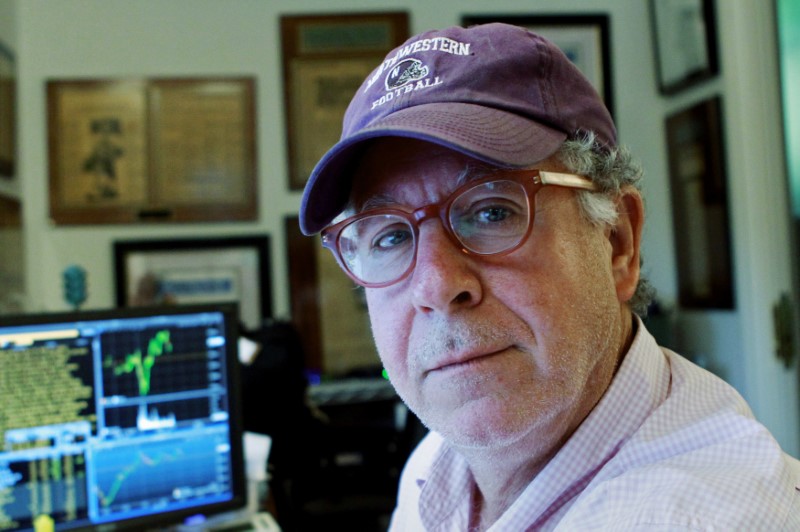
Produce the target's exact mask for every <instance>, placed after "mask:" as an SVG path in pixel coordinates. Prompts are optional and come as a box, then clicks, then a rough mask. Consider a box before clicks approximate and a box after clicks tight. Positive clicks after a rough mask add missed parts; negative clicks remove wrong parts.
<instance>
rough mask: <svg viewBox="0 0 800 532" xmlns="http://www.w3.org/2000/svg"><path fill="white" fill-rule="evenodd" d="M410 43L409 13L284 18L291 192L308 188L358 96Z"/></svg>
mask: <svg viewBox="0 0 800 532" xmlns="http://www.w3.org/2000/svg"><path fill="white" fill-rule="evenodd" d="M406 38H408V14H407V13H401V12H394V13H372V14H353V15H324V16H322V15H311V16H306V15H303V16H295V15H291V16H283V17H281V40H282V46H283V78H284V100H285V109H286V132H287V139H288V141H287V149H288V160H289V188H290V189H291V190H300V189H302V188H303V187H304V186H305V183H306V180H307V179H308V176H309V175H310V174H311V171H312V170H313V168H314V165H315V164H316V163H317V161H319V159H320V158H321V157H322V156H323V155H324V153H325V152H326V151H327V150H328V148H330V147H331V146H332V145H333V144H335V143H336V141H338V140H339V136H340V133H341V127H342V118H343V117H344V112H345V109H347V105H348V104H349V103H350V99H351V98H352V96H353V94H354V93H355V91H356V90H357V89H358V87H359V86H360V85H361V82H362V81H363V80H364V79H365V78H366V77H367V75H368V74H369V73H370V72H371V71H372V69H374V68H375V67H376V66H377V65H378V64H380V62H381V61H382V60H383V58H384V57H385V55H386V54H387V53H388V52H389V51H391V50H392V49H393V48H395V47H397V46H399V45H400V44H402V43H403V41H405V40H406Z"/></svg>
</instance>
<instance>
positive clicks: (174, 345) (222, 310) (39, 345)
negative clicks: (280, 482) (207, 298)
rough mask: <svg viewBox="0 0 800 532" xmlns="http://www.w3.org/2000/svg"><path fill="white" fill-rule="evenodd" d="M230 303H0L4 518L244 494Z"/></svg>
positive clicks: (167, 506) (204, 510)
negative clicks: (46, 308) (96, 306)
mask: <svg viewBox="0 0 800 532" xmlns="http://www.w3.org/2000/svg"><path fill="white" fill-rule="evenodd" d="M238 326H239V322H238V309H237V307H236V306H235V305H234V304H207V305H193V306H162V307H153V308H118V309H114V310H103V311H82V312H69V313H51V314H37V315H21V316H14V317H7V316H0V445H2V447H1V448H0V530H30V529H33V528H34V526H35V524H36V525H41V527H42V528H44V529H48V528H49V529H52V528H53V527H54V528H55V529H56V530H69V529H95V528H96V529H102V530H115V529H123V528H134V527H135V528H137V529H143V528H144V527H145V526H162V525H164V526H166V525H168V524H175V523H180V522H181V521H182V520H184V519H187V518H190V517H192V516H207V515H210V514H213V513H218V512H222V511H227V510H233V509H236V508H241V507H243V506H244V505H245V503H246V500H245V468H244V461H243V456H242V425H241V419H240V418H241V416H240V414H239V412H240V405H239V402H238V397H237V392H238V388H239V386H238V382H237V380H238V375H239V371H238V360H237V353H238V350H237V341H238Z"/></svg>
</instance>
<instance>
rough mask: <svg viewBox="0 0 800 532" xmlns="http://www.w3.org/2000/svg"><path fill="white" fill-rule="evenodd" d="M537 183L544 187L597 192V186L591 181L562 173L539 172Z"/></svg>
mask: <svg viewBox="0 0 800 532" xmlns="http://www.w3.org/2000/svg"><path fill="white" fill-rule="evenodd" d="M536 181H538V182H539V183H541V184H543V185H559V186H562V187H570V188H581V189H584V190H596V189H597V185H595V183H594V181H592V180H591V179H587V178H585V177H583V176H579V175H575V174H562V173H560V172H546V171H539V174H538V176H537V177H536Z"/></svg>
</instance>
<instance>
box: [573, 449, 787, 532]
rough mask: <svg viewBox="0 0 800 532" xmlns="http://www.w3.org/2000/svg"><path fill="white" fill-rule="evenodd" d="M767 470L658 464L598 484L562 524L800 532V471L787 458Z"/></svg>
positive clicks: (714, 465)
mask: <svg viewBox="0 0 800 532" xmlns="http://www.w3.org/2000/svg"><path fill="white" fill-rule="evenodd" d="M787 458H788V457H787ZM789 460H791V459H789ZM763 465H764V467H759V466H756V465H754V466H753V467H750V468H748V469H747V470H745V471H742V469H741V468H740V467H737V466H733V465H730V464H728V465H727V466H726V464H725V462H724V460H722V461H720V462H718V463H716V464H707V465H706V467H700V466H697V465H691V466H690V465H688V464H686V463H684V464H681V463H680V462H674V463H669V462H664V463H660V464H652V465H650V466H648V467H643V468H640V469H636V470H632V471H629V472H627V473H625V474H623V475H621V476H619V477H616V478H614V479H610V480H607V481H604V482H601V483H598V484H597V485H594V486H591V487H590V488H589V489H587V490H585V491H584V493H583V494H582V495H581V496H580V497H579V499H578V500H577V501H576V502H575V504H574V505H573V507H572V508H571V509H570V511H569V512H568V514H567V515H566V516H565V518H564V520H562V521H561V523H560V525H561V526H563V527H564V528H565V529H568V530H572V529H590V528H597V529H605V528H607V527H611V528H613V529H614V530H776V531H778V530H800V492H798V491H797V485H798V476H797V472H796V471H795V472H793V471H792V468H791V466H790V465H789V464H788V463H787V462H786V461H785V460H784V459H783V458H780V459H775V460H768V464H763Z"/></svg>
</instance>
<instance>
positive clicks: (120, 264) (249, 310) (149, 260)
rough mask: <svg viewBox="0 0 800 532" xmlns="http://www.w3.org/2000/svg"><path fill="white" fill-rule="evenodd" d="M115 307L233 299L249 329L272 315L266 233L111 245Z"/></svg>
mask: <svg viewBox="0 0 800 532" xmlns="http://www.w3.org/2000/svg"><path fill="white" fill-rule="evenodd" d="M113 253H114V276H115V297H116V305H117V306H119V307H129V306H130V307H132V306H142V305H158V304H194V303H214V302H228V301H232V302H235V303H237V304H238V305H239V313H240V320H241V322H242V324H243V325H244V326H245V327H246V328H247V329H249V330H256V329H258V328H260V327H261V326H262V324H263V322H264V320H265V319H267V318H270V317H272V286H271V282H270V278H271V276H270V273H269V272H270V266H271V265H270V238H269V236H268V235H264V234H261V235H253V236H249V235H248V236H225V237H213V238H181V239H163V240H161V239H157V240H119V241H115V242H114V243H113Z"/></svg>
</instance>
